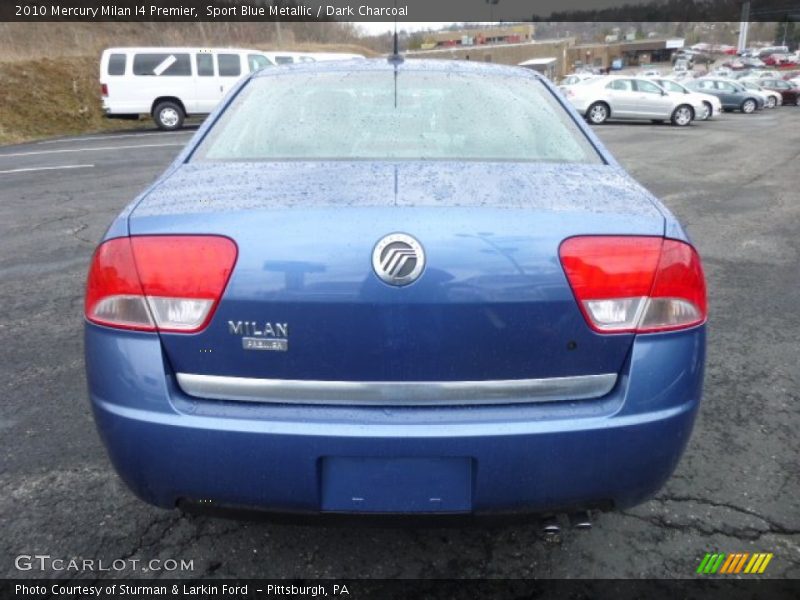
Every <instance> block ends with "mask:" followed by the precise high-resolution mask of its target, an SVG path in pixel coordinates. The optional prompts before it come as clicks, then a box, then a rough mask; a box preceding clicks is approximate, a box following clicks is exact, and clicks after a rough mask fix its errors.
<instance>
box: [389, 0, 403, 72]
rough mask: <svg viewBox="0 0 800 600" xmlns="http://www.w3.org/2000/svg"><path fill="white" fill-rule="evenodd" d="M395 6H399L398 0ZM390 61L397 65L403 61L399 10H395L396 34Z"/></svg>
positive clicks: (395, 0) (393, 38) (393, 37)
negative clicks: (398, 19) (399, 37)
mask: <svg viewBox="0 0 800 600" xmlns="http://www.w3.org/2000/svg"><path fill="white" fill-rule="evenodd" d="M394 7H395V8H397V0H394ZM389 62H390V63H393V64H394V66H395V67H396V66H397V65H399V64H400V63H402V62H403V56H402V55H401V54H400V43H399V41H398V37H397V11H396V10H395V17H394V35H393V36H392V53H391V55H389Z"/></svg>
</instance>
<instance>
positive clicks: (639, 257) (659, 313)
mask: <svg viewBox="0 0 800 600" xmlns="http://www.w3.org/2000/svg"><path fill="white" fill-rule="evenodd" d="M559 254H560V257H561V264H562V265H563V267H564V272H565V273H566V275H567V279H568V280H569V283H570V286H571V287H572V291H573V293H574V294H575V297H576V299H577V300H578V303H579V305H580V308H581V311H582V312H583V314H584V317H585V318H586V321H587V323H588V324H589V325H590V326H591V327H592V329H594V330H595V331H598V332H600V333H622V332H638V333H646V332H655V331H670V330H674V329H683V328H686V327H693V326H695V325H699V324H700V323H703V322H704V321H705V320H706V315H707V305H706V284H705V277H704V276H703V267H702V265H701V263H700V257H699V256H698V255H697V252H696V251H695V250H694V248H692V247H691V246H690V245H689V244H686V243H685V242H680V241H678V240H669V239H663V238H660V237H628V236H624V237H623V236H585V237H574V238H570V239H568V240H565V241H564V242H563V243H562V244H561V248H560V250H559Z"/></svg>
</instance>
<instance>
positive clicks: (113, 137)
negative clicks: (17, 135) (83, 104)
mask: <svg viewBox="0 0 800 600" xmlns="http://www.w3.org/2000/svg"><path fill="white" fill-rule="evenodd" d="M193 133H194V130H188V131H154V132H148V133H123V134H120V135H87V136H83V137H74V138H61V139H59V140H42V141H41V142H36V143H37V144H64V143H67V142H91V141H94V140H97V141H102V140H116V139H117V138H129V137H150V136H152V135H187V134H193Z"/></svg>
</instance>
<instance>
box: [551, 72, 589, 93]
mask: <svg viewBox="0 0 800 600" xmlns="http://www.w3.org/2000/svg"><path fill="white" fill-rule="evenodd" d="M597 77H598V76H597V75H594V74H592V73H573V74H572V75H567V76H566V77H564V79H562V80H561V81H560V82H559V84H558V89H560V90H561V91H564V90H565V89H567V88H568V87H569V86H571V85H577V84H579V83H583V82H584V81H589V80H590V79H596V78H597Z"/></svg>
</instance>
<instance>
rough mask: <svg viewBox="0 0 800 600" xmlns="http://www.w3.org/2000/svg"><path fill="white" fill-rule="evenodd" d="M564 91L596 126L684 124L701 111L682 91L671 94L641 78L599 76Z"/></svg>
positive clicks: (680, 125)
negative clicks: (620, 122)
mask: <svg viewBox="0 0 800 600" xmlns="http://www.w3.org/2000/svg"><path fill="white" fill-rule="evenodd" d="M564 94H565V95H566V97H567V99H568V100H569V101H570V102H571V103H572V105H573V106H574V107H575V108H576V110H577V111H578V112H579V113H580V114H582V115H583V116H584V117H585V118H586V119H587V120H588V121H589V122H590V123H593V124H595V125H599V124H600V123H605V122H606V121H607V120H608V119H644V120H651V121H666V120H669V121H671V122H672V123H673V124H674V125H677V126H679V127H685V126H686V125H689V124H690V123H691V122H692V121H693V120H694V118H695V114H698V115H699V110H700V109H698V108H695V107H694V106H693V103H692V101H691V100H689V99H688V98H687V96H686V95H685V94H671V93H669V92H667V91H666V90H665V89H664V88H662V87H661V86H659V85H657V84H656V83H653V82H652V81H649V80H647V79H643V78H641V77H625V76H612V77H602V78H599V79H596V80H591V81H586V82H583V83H582V84H580V85H575V86H571V87H569V88H567V89H566V90H565V91H564Z"/></svg>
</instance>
